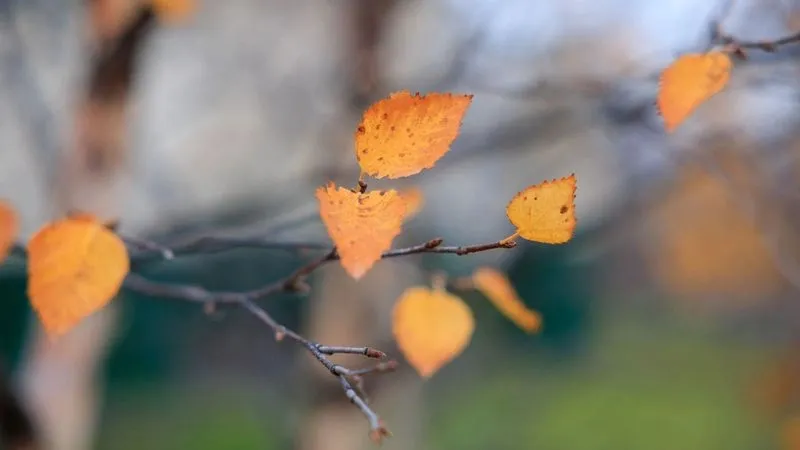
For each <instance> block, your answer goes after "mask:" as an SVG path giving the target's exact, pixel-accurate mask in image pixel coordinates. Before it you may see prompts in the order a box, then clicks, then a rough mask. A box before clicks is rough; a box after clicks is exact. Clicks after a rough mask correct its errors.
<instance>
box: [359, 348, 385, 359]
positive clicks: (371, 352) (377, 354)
mask: <svg viewBox="0 0 800 450" xmlns="http://www.w3.org/2000/svg"><path fill="white" fill-rule="evenodd" d="M364 356H366V357H367V358H372V359H385V358H386V353H384V352H382V351H380V350H378V349H376V348H372V347H365V348H364Z"/></svg>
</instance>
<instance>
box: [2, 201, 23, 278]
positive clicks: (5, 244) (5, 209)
mask: <svg viewBox="0 0 800 450" xmlns="http://www.w3.org/2000/svg"><path fill="white" fill-rule="evenodd" d="M18 233H19V219H18V218H17V213H16V212H15V211H14V208H13V207H11V205H9V204H8V203H6V202H4V201H2V200H0V263H1V262H3V260H5V259H6V257H7V256H8V252H9V251H10V250H11V246H12V245H14V240H15V239H16V238H17V234H18Z"/></svg>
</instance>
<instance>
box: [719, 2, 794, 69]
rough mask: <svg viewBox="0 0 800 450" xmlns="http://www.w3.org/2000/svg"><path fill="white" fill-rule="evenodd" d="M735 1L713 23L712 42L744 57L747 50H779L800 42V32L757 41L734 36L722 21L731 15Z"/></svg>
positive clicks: (769, 51) (770, 51)
mask: <svg viewBox="0 0 800 450" xmlns="http://www.w3.org/2000/svg"><path fill="white" fill-rule="evenodd" d="M734 3H735V1H734V0H731V1H729V2H728V3H727V4H726V5H725V8H724V9H723V11H722V14H721V16H720V18H719V19H718V20H717V21H715V22H713V23H712V26H711V29H712V36H711V43H712V45H713V44H722V45H723V47H724V48H726V49H727V50H728V51H730V52H731V53H733V54H735V55H737V56H739V57H740V58H742V59H746V58H747V50H762V51H765V52H768V53H772V52H775V51H777V50H778V48H779V47H781V46H784V45H789V44H794V43H797V42H800V32H797V33H793V34H790V35H788V36H784V37H780V38H777V39H767V40H757V41H742V40H739V39H736V38H735V37H734V36H732V35H730V34H728V33H726V32H725V30H724V29H723V28H722V22H723V21H724V20H725V18H726V17H727V16H728V15H730V12H731V10H733V5H734Z"/></svg>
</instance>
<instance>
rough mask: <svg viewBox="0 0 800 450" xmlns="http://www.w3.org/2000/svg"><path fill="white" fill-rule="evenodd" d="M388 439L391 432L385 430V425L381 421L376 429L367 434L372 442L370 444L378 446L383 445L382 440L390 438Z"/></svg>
mask: <svg viewBox="0 0 800 450" xmlns="http://www.w3.org/2000/svg"><path fill="white" fill-rule="evenodd" d="M390 437H392V432H391V431H389V429H387V428H386V425H385V424H384V423H383V420H381V421H380V422H379V425H378V427H377V428H374V429H372V430H370V432H369V438H370V439H371V440H372V442H374V443H376V444H378V445H381V444H383V439H384V438H390Z"/></svg>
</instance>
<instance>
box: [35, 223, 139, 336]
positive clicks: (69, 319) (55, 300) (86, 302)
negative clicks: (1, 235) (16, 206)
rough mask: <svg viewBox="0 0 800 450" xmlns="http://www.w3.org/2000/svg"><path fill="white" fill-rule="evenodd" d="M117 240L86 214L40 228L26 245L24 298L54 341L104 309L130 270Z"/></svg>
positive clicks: (123, 249)
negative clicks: (26, 290)
mask: <svg viewBox="0 0 800 450" xmlns="http://www.w3.org/2000/svg"><path fill="white" fill-rule="evenodd" d="M129 265H130V262H129V259H128V251H127V249H126V248H125V244H124V243H123V242H122V240H121V239H120V238H119V237H118V236H117V235H115V234H114V233H113V232H111V231H110V230H108V229H107V228H106V227H105V226H104V225H103V224H102V223H100V222H98V221H97V220H96V219H95V218H93V217H91V216H88V215H74V216H70V217H67V218H64V219H61V220H58V221H55V222H53V223H50V224H47V225H45V226H44V227H43V228H42V229H41V230H39V231H38V232H37V233H36V234H35V235H34V236H33V237H32V238H31V240H30V242H29V243H28V297H29V298H30V301H31V304H32V305H33V309H34V310H35V311H36V313H37V314H38V315H39V318H40V320H41V321H42V325H43V326H44V328H45V330H46V331H47V333H48V334H49V335H50V336H52V337H58V336H60V335H62V334H64V333H66V332H67V331H69V330H70V329H71V328H72V327H74V326H75V325H77V324H78V323H79V322H80V321H81V320H82V319H84V318H85V317H87V316H89V315H90V314H92V313H94V312H96V311H98V310H99V309H101V308H102V307H104V306H105V305H106V304H108V302H110V301H111V299H112V298H114V296H115V295H116V294H117V292H119V289H120V287H121V286H122V282H123V280H124V278H125V275H127V273H128V270H129Z"/></svg>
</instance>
